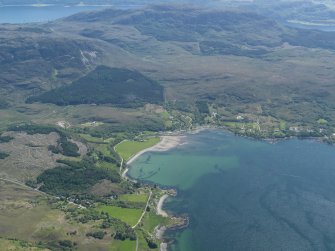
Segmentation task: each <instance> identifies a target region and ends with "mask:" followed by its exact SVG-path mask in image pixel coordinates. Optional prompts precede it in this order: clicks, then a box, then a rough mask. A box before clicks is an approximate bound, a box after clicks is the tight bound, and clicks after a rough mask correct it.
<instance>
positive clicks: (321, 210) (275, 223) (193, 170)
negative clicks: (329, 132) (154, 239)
mask: <svg viewBox="0 0 335 251" xmlns="http://www.w3.org/2000/svg"><path fill="white" fill-rule="evenodd" d="M129 175H130V176H131V177H132V178H136V179H139V180H142V181H145V182H153V183H157V184H160V185H162V186H166V187H174V188H176V189H177V190H178V195H177V197H175V198H170V199H169V200H168V202H167V203H166V204H165V205H164V209H166V210H167V211H168V212H170V213H172V214H175V215H182V214H187V215H188V216H189V219H190V225H189V226H188V228H186V229H183V230H180V231H168V232H167V233H166V237H170V238H171V239H174V244H173V245H170V247H169V248H170V249H171V250H174V251H191V250H192V251H216V250H218V251H219V250H220V251H222V250H335V148H334V147H333V146H330V145H326V144H323V143H319V142H316V141H312V140H298V139H293V140H286V141H280V142H277V143H275V144H270V143H267V142H262V141H256V140H253V139H248V138H244V137H239V136H235V135H233V134H230V133H227V132H223V131H219V130H214V131H204V132H201V133H198V134H190V135H187V136H186V137H185V138H184V144H182V145H180V146H178V147H176V148H174V149H171V150H169V151H167V152H147V153H145V154H143V155H141V156H140V157H139V158H138V159H136V160H135V161H134V162H133V163H132V167H131V169H130V173H129Z"/></svg>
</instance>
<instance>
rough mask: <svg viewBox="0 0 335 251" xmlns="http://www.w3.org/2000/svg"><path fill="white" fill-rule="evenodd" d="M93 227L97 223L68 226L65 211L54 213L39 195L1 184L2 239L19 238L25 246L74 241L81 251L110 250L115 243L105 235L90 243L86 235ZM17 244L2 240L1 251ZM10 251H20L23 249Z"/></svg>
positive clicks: (2, 182)
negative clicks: (27, 243)
mask: <svg viewBox="0 0 335 251" xmlns="http://www.w3.org/2000/svg"><path fill="white" fill-rule="evenodd" d="M94 224H97V223H94V222H93V223H86V224H76V223H74V222H69V221H68V220H66V217H65V214H64V213H63V212H62V211H60V210H58V209H52V208H51V206H50V205H49V204H48V202H47V200H46V199H45V198H44V197H43V196H41V195H40V194H38V193H37V192H36V191H33V190H28V189H26V188H21V187H19V186H17V185H15V184H12V183H9V182H4V181H0V236H1V237H4V238H7V239H8V238H16V239H18V240H22V241H23V242H22V243H24V242H29V243H38V242H40V241H41V242H42V243H46V242H58V241H60V240H71V241H73V242H77V243H78V250H83V251H86V250H87V251H96V250H108V249H109V247H110V245H111V241H112V238H111V237H110V234H108V235H106V237H105V238H104V239H103V240H91V239H90V238H88V237H86V233H87V232H89V231H91V230H92V228H93V227H94ZM73 231H77V234H76V235H73V236H71V235H67V233H69V232H73ZM14 244H15V245H16V244H17V242H15V243H8V242H3V241H1V239H0V250H1V251H2V250H6V249H5V248H6V247H8V245H10V246H13V245H14ZM15 245H14V246H15ZM3 246H4V247H3ZM9 250H19V251H21V249H9ZM22 250H30V249H22ZM32 250H34V249H32ZM36 250H40V249H36Z"/></svg>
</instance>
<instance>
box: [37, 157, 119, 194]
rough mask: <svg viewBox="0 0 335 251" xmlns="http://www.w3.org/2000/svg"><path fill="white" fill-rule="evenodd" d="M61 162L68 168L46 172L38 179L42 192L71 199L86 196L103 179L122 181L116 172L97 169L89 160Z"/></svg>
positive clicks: (63, 167)
mask: <svg viewBox="0 0 335 251" xmlns="http://www.w3.org/2000/svg"><path fill="white" fill-rule="evenodd" d="M60 162H61V163H63V164H66V166H58V167H56V168H53V169H49V170H46V171H44V172H43V173H42V174H40V175H39V176H38V177H37V183H41V184H43V185H42V186H41V188H40V190H41V191H43V192H46V193H49V194H53V195H57V196H65V197H69V196H73V195H78V194H79V195H80V194H86V193H87V191H88V189H89V188H91V187H92V186H94V185H95V184H96V183H98V182H99V181H101V180H103V179H106V180H110V181H112V182H114V183H119V182H120V181H121V178H120V175H119V173H118V172H116V171H115V170H109V169H100V168H96V167H95V166H94V164H93V163H91V162H89V161H87V160H83V161H80V162H76V161H60Z"/></svg>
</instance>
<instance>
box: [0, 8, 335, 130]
mask: <svg viewBox="0 0 335 251" xmlns="http://www.w3.org/2000/svg"><path fill="white" fill-rule="evenodd" d="M1 29H2V30H3V32H2V33H1V34H0V37H1V38H2V40H0V48H1V55H2V61H1V62H0V64H1V68H0V74H1V75H2V76H3V78H2V79H1V85H0V92H1V97H0V98H1V100H3V101H2V103H4V104H6V105H5V106H4V107H9V108H6V109H12V110H11V111H10V112H9V111H8V110H6V109H5V110H3V113H5V114H4V115H3V116H9V117H13V114H15V112H18V114H17V115H15V120H16V121H18V122H20V121H22V120H30V118H31V115H32V114H34V115H36V116H35V117H34V119H35V121H36V122H39V121H40V120H39V118H38V115H37V114H39V113H40V112H43V111H46V110H47V109H51V108H50V105H49V104H47V103H48V102H49V103H54V104H58V105H62V106H65V105H68V104H71V105H79V104H93V103H94V104H108V106H109V107H110V106H112V107H113V106H114V107H120V106H123V107H127V106H128V107H129V104H128V105H127V104H125V103H123V102H124V100H123V101H120V99H119V100H118V101H116V99H118V98H117V97H115V96H113V95H112V96H110V95H109V94H110V92H108V91H107V93H108V95H109V96H110V97H106V96H104V95H101V92H100V93H99V92H98V89H94V90H92V89H90V88H88V89H85V91H84V93H81V92H80V91H78V90H77V89H78V87H79V86H80V84H79V83H81V84H83V82H87V81H86V80H88V79H90V78H91V76H92V75H91V72H92V71H93V70H94V69H95V68H96V67H97V66H99V65H104V66H107V67H110V68H119V69H128V70H129V69H131V70H132V71H134V72H138V74H141V75H142V76H145V77H146V78H148V79H152V81H155V82H158V83H159V84H160V85H162V87H163V88H164V101H165V104H166V106H165V108H167V109H168V110H169V111H170V113H171V110H173V111H175V110H177V111H178V112H180V111H182V112H186V114H183V115H182V116H187V117H189V118H190V119H191V120H190V119H187V121H191V123H194V124H197V123H204V121H205V118H206V117H207V118H206V121H207V122H208V121H210V122H213V123H216V124H227V123H226V122H229V123H230V122H234V123H235V122H243V123H249V124H250V125H251V124H252V123H256V122H257V121H260V122H261V124H262V125H264V129H262V130H261V131H263V130H264V131H267V132H269V133H270V135H271V131H272V132H273V131H278V130H280V131H282V130H281V129H280V128H279V125H280V124H281V123H283V122H285V123H286V125H287V126H286V127H285V131H282V132H281V133H280V135H283V134H284V135H287V134H288V131H287V130H288V128H290V127H292V126H293V127H299V128H300V127H301V128H302V129H301V130H309V131H310V130H312V131H314V132H316V131H320V129H322V130H323V129H326V131H325V133H326V134H331V130H332V128H333V127H334V126H335V121H334V119H333V118H334V117H335V116H334V115H335V113H334V110H333V107H334V105H335V103H334V100H335V87H334V85H333V84H332V83H333V79H334V77H335V76H334V75H335V74H334V67H333V63H332V62H333V61H334V58H335V54H334V49H335V33H332V32H323V31H316V30H301V29H296V28H292V27H287V26H284V25H283V24H281V23H278V22H277V21H276V20H275V19H272V18H271V17H270V16H264V15H261V14H260V13H255V12H253V11H252V8H249V9H247V10H243V9H236V8H226V9H224V10H212V9H197V8H186V7H181V6H167V5H165V6H152V7H147V8H143V9H130V10H129V9H128V10H114V9H106V10H102V11H98V12H89V13H80V14H77V15H73V16H71V17H68V18H65V19H62V20H57V21H55V22H49V23H45V24H30V25H21V26H18V25H1ZM18 52H20V53H18ZM21 52H22V53H21ZM93 72H94V71H93ZM85 76H86V77H85ZM137 77H139V78H140V77H141V76H140V75H138V76H137ZM90 81H91V82H94V81H95V80H94V78H93V79H91V80H90ZM95 82H96V81H95ZM103 85H104V87H103V88H102V91H105V89H104V88H105V87H106V85H105V84H103ZM87 86H89V85H87ZM129 87H130V88H133V87H131V86H129ZM71 88H72V89H73V90H76V95H71V97H70V96H69V95H68V96H67V94H68V93H71V92H70V91H71ZM99 90H100V89H99ZM87 92H90V95H91V94H94V95H92V97H89V98H88V97H87V95H86V94H87ZM159 92H160V91H159ZM77 94H78V95H77ZM83 94H84V95H83ZM104 94H105V93H104ZM114 94H115V92H114ZM128 94H129V93H128ZM152 94H153V93H152ZM51 95H54V96H55V97H51ZM161 95H162V94H159V95H158V96H157V99H156V98H153V97H154V96H152V95H151V94H150V95H149V96H148V99H152V98H153V99H152V101H151V102H152V103H158V104H162V97H161ZM135 96H136V95H135ZM28 97H30V98H29V99H28V101H30V103H31V102H33V101H41V102H44V103H45V102H46V103H45V104H43V103H36V102H34V103H32V104H25V103H24V101H25V100H26V99H27V98H28ZM131 97H133V95H132V94H131V95H130V96H128V98H130V99H128V101H132V99H131ZM143 97H144V96H142V97H141V98H143ZM109 98H110V99H109ZM123 98H124V97H123ZM141 98H139V99H138V102H135V103H133V102H128V103H131V104H132V105H133V104H135V106H136V107H139V106H142V107H143V104H145V103H150V102H148V99H147V100H141ZM121 100H122V98H121ZM199 102H203V104H205V106H208V107H209V108H210V109H208V107H205V108H206V109H204V110H206V111H210V112H214V113H217V114H218V117H217V118H216V119H215V120H214V121H213V118H209V117H210V116H208V113H207V115H206V113H203V112H202V111H200V110H199V107H198V105H197V104H199ZM53 109H54V110H55V109H56V110H57V113H56V114H55V115H54V117H55V118H54V119H53V120H52V121H54V120H56V117H57V118H60V119H63V118H64V117H65V118H66V119H67V120H70V121H72V122H73V123H74V124H76V123H81V122H82V121H86V120H90V119H91V118H93V119H95V120H96V119H97V120H99V121H104V122H106V121H107V122H108V121H115V120H117V118H115V116H114V117H113V118H111V117H110V115H109V113H106V112H102V113H98V114H99V115H98V116H96V114H95V113H93V114H89V115H88V114H87V111H88V109H87V107H81V106H78V107H75V108H69V109H73V111H74V110H76V112H73V113H72V112H65V111H62V110H58V108H53ZM99 109H110V108H99ZM90 110H91V109H90ZM201 110H202V109H201ZM7 111H8V112H7ZM13 111H15V112H13ZM146 112H147V111H146ZM83 114H85V116H83ZM178 114H179V113H178ZM170 115H171V114H170ZM179 115H180V114H179ZM179 115H178V116H171V117H173V118H176V119H177V118H178V119H177V121H168V119H167V118H169V116H165V117H164V119H165V121H164V124H166V125H169V126H170V127H171V124H172V125H174V126H173V127H176V128H178V127H179V125H180V124H183V125H186V124H188V125H189V124H190V122H185V120H184V119H181V120H180V119H179V118H181V117H182V116H181V115H180V116H179ZM148 116H150V117H154V120H155V121H156V120H157V119H158V120H161V119H162V117H160V115H159V116H158V118H157V116H156V114H153V113H150V112H149V113H148ZM238 116H241V117H243V118H244V121H236V118H237V117H238ZM22 117H23V118H22ZM88 118H90V119H88ZM320 119H321V120H320ZM320 121H327V123H323V124H322V126H321V127H322V128H320V123H319V122H320ZM207 122H206V123H207ZM108 124H109V123H108ZM177 124H178V125H177ZM114 125H115V123H114V124H113V126H114ZM229 125H230V124H229ZM241 126H242V125H241ZM250 127H251V128H253V126H250ZM233 128H235V124H234V126H233ZM238 128H239V129H241V130H240V131H241V132H243V130H244V129H242V128H240V126H238ZM257 128H258V127H257ZM250 130H253V129H250ZM299 130H300V129H299ZM282 133H283V134H282ZM261 135H263V132H262V133H261ZM265 135H268V134H264V135H263V136H265Z"/></svg>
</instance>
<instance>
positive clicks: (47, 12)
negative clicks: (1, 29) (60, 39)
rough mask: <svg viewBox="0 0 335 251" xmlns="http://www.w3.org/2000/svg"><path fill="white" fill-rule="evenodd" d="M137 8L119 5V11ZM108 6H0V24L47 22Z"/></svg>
mask: <svg viewBox="0 0 335 251" xmlns="http://www.w3.org/2000/svg"><path fill="white" fill-rule="evenodd" d="M136 7H139V6H132V5H124V6H123V5H120V6H117V8H119V9H130V8H136ZM104 8H108V6H59V5H55V6H44V7H34V6H0V23H31V22H47V21H52V20H55V19H58V18H62V17H66V16H70V15H73V14H75V13H78V12H82V11H93V10H101V9H104Z"/></svg>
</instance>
